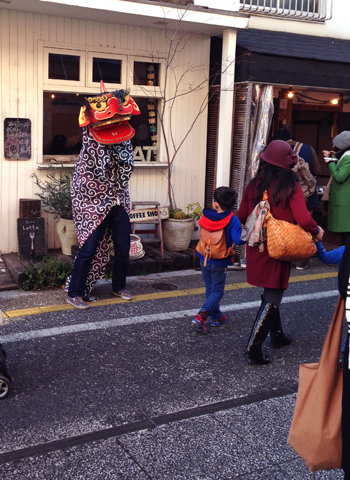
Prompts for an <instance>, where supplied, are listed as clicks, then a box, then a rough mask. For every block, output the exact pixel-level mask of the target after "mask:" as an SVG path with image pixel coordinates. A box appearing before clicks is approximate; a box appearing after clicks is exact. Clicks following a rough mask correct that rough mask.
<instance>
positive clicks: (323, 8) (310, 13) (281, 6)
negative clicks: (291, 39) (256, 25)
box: [239, 0, 333, 22]
mask: <svg viewBox="0 0 350 480" xmlns="http://www.w3.org/2000/svg"><path fill="white" fill-rule="evenodd" d="M332 3H333V0H240V6H239V9H240V10H241V11H244V12H249V13H258V14H260V15H268V16H272V17H284V18H286V19H296V20H306V21H313V22H324V21H325V20H329V19H330V18H331V17H332Z"/></svg>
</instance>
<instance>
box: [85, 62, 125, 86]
mask: <svg viewBox="0 0 350 480" xmlns="http://www.w3.org/2000/svg"><path fill="white" fill-rule="evenodd" d="M121 67H122V61H121V60H116V59H112V58H97V57H93V67H92V81H93V82H100V80H103V82H104V83H118V84H120V83H121Z"/></svg>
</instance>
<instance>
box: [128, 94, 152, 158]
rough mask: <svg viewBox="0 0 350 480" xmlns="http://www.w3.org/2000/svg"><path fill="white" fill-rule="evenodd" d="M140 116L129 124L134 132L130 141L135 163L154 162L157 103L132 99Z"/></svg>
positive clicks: (136, 98)
mask: <svg viewBox="0 0 350 480" xmlns="http://www.w3.org/2000/svg"><path fill="white" fill-rule="evenodd" d="M133 99H134V100H135V102H136V103H137V105H138V107H139V109H140V111H141V115H135V116H134V117H132V118H131V120H130V124H131V125H132V126H133V128H134V130H135V135H134V137H133V138H132V139H131V142H132V145H133V147H134V155H135V163H136V162H155V161H156V160H157V145H158V135H157V110H156V109H157V107H158V101H157V100H155V99H154V98H141V97H133Z"/></svg>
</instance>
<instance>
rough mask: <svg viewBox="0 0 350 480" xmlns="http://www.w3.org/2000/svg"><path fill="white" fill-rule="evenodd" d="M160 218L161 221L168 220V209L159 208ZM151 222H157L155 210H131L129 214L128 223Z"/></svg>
mask: <svg viewBox="0 0 350 480" xmlns="http://www.w3.org/2000/svg"><path fill="white" fill-rule="evenodd" d="M159 211H160V218H161V220H166V219H167V218H169V208H168V207H159ZM152 220H158V211H157V208H154V207H153V208H142V209H141V208H140V209H138V210H131V212H130V222H134V223H141V222H146V223H147V222H150V221H152Z"/></svg>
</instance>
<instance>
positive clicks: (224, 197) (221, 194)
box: [214, 187, 237, 210]
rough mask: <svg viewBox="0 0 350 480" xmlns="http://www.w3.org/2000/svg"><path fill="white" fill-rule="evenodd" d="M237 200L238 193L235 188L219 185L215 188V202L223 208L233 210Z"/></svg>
mask: <svg viewBox="0 0 350 480" xmlns="http://www.w3.org/2000/svg"><path fill="white" fill-rule="evenodd" d="M236 200H237V193H236V190H234V189H233V188H230V187H218V188H216V189H215V190H214V202H217V203H218V204H219V205H220V208H221V209H222V210H232V209H233V207H234V205H235V203H236Z"/></svg>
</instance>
